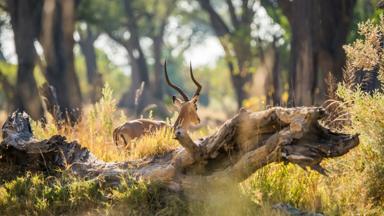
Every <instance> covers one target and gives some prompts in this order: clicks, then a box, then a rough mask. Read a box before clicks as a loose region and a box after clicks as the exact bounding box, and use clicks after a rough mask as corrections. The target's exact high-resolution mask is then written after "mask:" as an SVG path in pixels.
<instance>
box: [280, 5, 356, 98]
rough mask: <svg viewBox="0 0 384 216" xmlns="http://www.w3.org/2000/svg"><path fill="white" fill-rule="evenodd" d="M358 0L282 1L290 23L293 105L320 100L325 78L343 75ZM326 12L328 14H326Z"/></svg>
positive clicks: (290, 82)
mask: <svg viewBox="0 0 384 216" xmlns="http://www.w3.org/2000/svg"><path fill="white" fill-rule="evenodd" d="M355 4H356V0H342V1H332V0H315V1H305V0H297V1H288V0H282V1H279V6H280V7H281V8H282V10H283V12H284V14H285V15H286V16H287V18H288V20H289V23H290V25H291V32H292V39H291V57H290V58H291V66H290V71H289V88H290V104H291V105H310V104H314V103H321V102H322V101H323V100H324V98H325V94H324V92H325V83H324V78H325V75H326V74H327V73H328V72H332V73H333V74H334V76H335V77H336V79H337V80H338V81H341V79H342V70H343V65H344V64H345V53H344V51H343V47H342V46H343V44H345V42H346V38H347V34H348V32H349V28H350V24H351V22H352V15H353V8H354V6H355ZM325 13H327V16H326V17H325V16H323V14H325Z"/></svg>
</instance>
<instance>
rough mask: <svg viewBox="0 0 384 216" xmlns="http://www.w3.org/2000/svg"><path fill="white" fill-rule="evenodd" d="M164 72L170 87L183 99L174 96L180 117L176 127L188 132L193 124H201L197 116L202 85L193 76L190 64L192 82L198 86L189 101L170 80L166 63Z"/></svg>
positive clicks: (174, 102)
mask: <svg viewBox="0 0 384 216" xmlns="http://www.w3.org/2000/svg"><path fill="white" fill-rule="evenodd" d="M164 72H165V80H166V81H167V83H168V85H169V86H171V87H172V88H173V89H175V90H176V91H177V92H179V94H180V96H181V97H182V98H177V97H176V96H172V100H173V104H174V105H175V106H176V107H178V109H179V116H178V117H177V119H176V122H175V124H174V127H175V128H176V127H177V126H181V127H182V128H184V129H186V130H188V128H189V126H190V125H191V124H194V125H196V124H199V123H200V118H199V116H198V115H197V102H198V100H199V95H200V91H201V85H200V83H199V82H197V81H196V79H195V77H194V76H193V72H192V65H191V64H190V65H189V72H190V75H191V79H192V81H193V82H194V83H195V85H196V86H197V89H196V92H195V94H194V95H193V96H192V98H191V99H189V98H188V96H187V95H186V94H185V93H184V91H183V90H181V88H179V87H177V86H176V85H175V84H173V83H172V82H171V81H170V80H169V77H168V72H167V62H165V63H164Z"/></svg>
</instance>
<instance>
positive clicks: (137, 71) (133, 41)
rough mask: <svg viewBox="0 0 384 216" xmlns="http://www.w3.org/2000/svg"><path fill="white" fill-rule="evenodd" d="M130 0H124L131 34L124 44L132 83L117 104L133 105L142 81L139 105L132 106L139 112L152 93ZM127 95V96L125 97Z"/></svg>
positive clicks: (146, 103)
mask: <svg viewBox="0 0 384 216" xmlns="http://www.w3.org/2000/svg"><path fill="white" fill-rule="evenodd" d="M131 4H132V2H131V1H130V0H124V9H125V11H126V17H127V18H128V21H127V27H128V29H129V32H130V34H131V37H130V39H129V41H128V43H127V45H126V48H127V51H128V53H129V57H130V60H131V65H135V66H133V67H132V83H131V87H130V88H129V92H127V93H125V94H124V95H123V97H122V98H121V100H120V101H119V106H123V107H130V108H132V107H133V106H134V104H135V103H134V102H135V96H136V90H137V89H138V88H140V85H141V83H142V82H144V84H145V88H144V91H143V92H142V96H141V97H142V98H140V101H141V102H140V103H139V107H134V109H135V110H137V111H138V112H141V111H142V110H143V109H144V107H145V106H146V105H148V102H149V100H148V98H150V97H151V95H152V91H151V90H152V87H151V83H150V82H149V72H148V67H147V62H146V59H145V56H144V52H143V50H142V48H141V45H140V37H139V30H138V26H137V23H136V19H135V17H134V15H133V14H134V11H133V8H132V5H131ZM136 80H138V82H137V81H136ZM127 96H129V97H127Z"/></svg>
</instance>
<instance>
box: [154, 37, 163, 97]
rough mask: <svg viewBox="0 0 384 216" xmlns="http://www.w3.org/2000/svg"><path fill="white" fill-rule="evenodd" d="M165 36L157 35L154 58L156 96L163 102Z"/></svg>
mask: <svg viewBox="0 0 384 216" xmlns="http://www.w3.org/2000/svg"><path fill="white" fill-rule="evenodd" d="M163 44H164V41H163V34H161V35H157V36H155V37H154V38H153V56H154V59H155V69H154V70H155V81H154V89H156V91H154V96H155V97H156V98H157V99H159V100H162V99H163V96H164V89H163V88H164V86H163V83H164V72H163V63H162V53H161V52H162V50H163Z"/></svg>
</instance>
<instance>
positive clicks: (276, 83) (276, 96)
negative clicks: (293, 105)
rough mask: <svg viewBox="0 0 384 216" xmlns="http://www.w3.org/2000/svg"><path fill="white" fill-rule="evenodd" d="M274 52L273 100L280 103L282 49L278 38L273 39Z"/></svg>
mask: <svg viewBox="0 0 384 216" xmlns="http://www.w3.org/2000/svg"><path fill="white" fill-rule="evenodd" d="M273 53H274V59H273V60H274V61H273V67H272V80H273V81H272V84H273V85H272V86H273V92H272V100H273V105H275V106H277V105H280V103H281V102H280V94H281V91H280V51H279V47H277V46H276V40H274V41H273Z"/></svg>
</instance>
